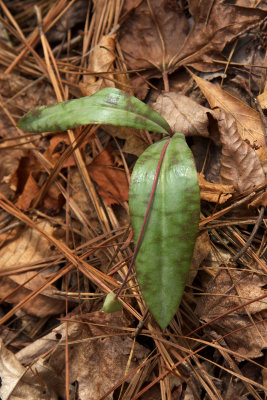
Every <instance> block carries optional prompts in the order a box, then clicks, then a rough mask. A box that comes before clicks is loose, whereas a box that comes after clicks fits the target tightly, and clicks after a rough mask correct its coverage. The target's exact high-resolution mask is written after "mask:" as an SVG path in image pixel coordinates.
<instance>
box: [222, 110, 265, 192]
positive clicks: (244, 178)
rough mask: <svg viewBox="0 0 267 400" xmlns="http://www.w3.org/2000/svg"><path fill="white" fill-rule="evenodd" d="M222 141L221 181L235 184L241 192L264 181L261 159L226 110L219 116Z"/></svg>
mask: <svg viewBox="0 0 267 400" xmlns="http://www.w3.org/2000/svg"><path fill="white" fill-rule="evenodd" d="M218 126H219V131H220V139H221V142H222V159H221V171H220V176H221V181H222V183H223V184H226V185H233V186H234V187H235V189H236V190H237V191H239V192H243V191H245V190H247V189H250V188H252V187H253V186H256V185H259V184H260V183H262V182H264V180H265V174H264V172H263V169H262V166H261V163H260V160H259V158H258V156H257V154H256V153H255V151H254V150H253V149H252V148H251V147H250V146H249V145H248V144H247V143H246V142H244V141H243V140H242V139H241V137H240V135H239V132H238V130H237V126H236V122H235V119H234V118H233V117H232V116H231V115H230V114H226V113H224V112H221V113H220V117H219V118H218Z"/></svg>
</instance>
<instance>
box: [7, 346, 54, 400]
mask: <svg viewBox="0 0 267 400" xmlns="http://www.w3.org/2000/svg"><path fill="white" fill-rule="evenodd" d="M0 371H1V385H0V396H1V399H2V400H8V399H9V400H17V399H27V400H36V399H39V400H47V399H48V398H49V400H57V396H56V395H55V393H54V392H53V391H51V390H50V389H48V386H47V385H46V382H44V381H42V382H41V381H40V378H39V377H38V376H37V375H34V373H33V372H32V370H31V369H29V370H28V371H27V369H26V368H25V367H23V366H22V365H21V363H20V362H19V361H18V360H17V359H16V357H15V355H14V354H13V353H12V352H11V351H9V350H8V349H7V348H6V347H5V346H4V344H3V342H2V340H1V339H0Z"/></svg>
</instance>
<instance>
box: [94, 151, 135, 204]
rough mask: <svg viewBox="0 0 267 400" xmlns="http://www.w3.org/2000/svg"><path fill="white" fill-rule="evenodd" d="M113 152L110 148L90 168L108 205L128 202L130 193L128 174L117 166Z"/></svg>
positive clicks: (97, 157) (100, 154) (96, 158)
mask: <svg viewBox="0 0 267 400" xmlns="http://www.w3.org/2000/svg"><path fill="white" fill-rule="evenodd" d="M112 152H113V150H112V148H111V147H108V148H107V149H105V150H103V151H102V152H101V153H99V154H98V156H96V157H95V158H94V160H93V161H92V163H91V164H90V165H89V166H88V171H89V174H90V176H91V177H92V179H93V180H94V181H95V182H96V183H97V185H98V192H99V194H100V196H102V197H103V199H104V200H105V201H106V203H107V204H108V205H111V204H120V203H122V202H124V201H127V200H128V192H129V187H128V181H127V177H126V174H125V172H124V171H123V170H122V169H120V168H117V167H116V166H115V163H114V156H113V157H112Z"/></svg>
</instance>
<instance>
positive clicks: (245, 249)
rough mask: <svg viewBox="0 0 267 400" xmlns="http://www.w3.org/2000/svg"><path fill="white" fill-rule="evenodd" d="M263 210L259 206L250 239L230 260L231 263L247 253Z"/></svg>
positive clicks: (261, 218) (260, 220) (263, 208)
mask: <svg viewBox="0 0 267 400" xmlns="http://www.w3.org/2000/svg"><path fill="white" fill-rule="evenodd" d="M264 210H265V207H263V206H261V208H260V213H259V217H258V219H257V222H256V224H255V225H254V228H253V230H252V232H251V235H250V237H249V238H248V240H247V242H246V244H245V246H244V247H242V249H241V250H240V251H239V252H238V253H237V254H236V255H235V256H234V257H232V259H231V261H232V262H235V261H237V260H238V259H239V258H240V257H241V256H242V255H243V254H244V253H245V252H246V251H247V249H248V248H249V247H250V245H251V243H252V241H253V239H254V237H255V235H256V233H257V232H258V229H259V227H260V224H261V223H262V220H263V216H264Z"/></svg>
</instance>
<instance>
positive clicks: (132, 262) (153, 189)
mask: <svg viewBox="0 0 267 400" xmlns="http://www.w3.org/2000/svg"><path fill="white" fill-rule="evenodd" d="M170 140H171V138H169V139H168V140H167V142H166V143H165V144H164V146H163V148H162V150H161V153H160V156H159V161H158V164H157V169H156V173H155V177H154V181H153V185H152V189H151V193H150V196H149V200H148V204H147V209H146V213H145V216H144V221H143V225H142V228H141V231H140V234H139V238H138V240H137V243H136V246H135V249H134V253H133V257H132V260H131V264H130V266H129V269H128V272H127V274H126V276H125V278H124V281H123V283H122V285H121V287H120V288H119V290H118V292H117V294H116V296H115V298H114V300H116V299H117V298H118V297H119V295H120V293H121V291H122V289H123V288H124V286H125V284H126V282H127V279H128V277H129V275H130V272H131V270H132V268H133V265H134V262H135V259H136V256H137V253H138V250H139V248H140V246H141V242H142V239H143V235H144V230H145V227H146V223H147V220H148V216H149V213H150V208H151V204H152V201H153V199H154V194H155V191H156V187H157V183H158V178H159V173H160V168H161V165H162V161H163V158H164V154H165V152H166V150H167V147H168V145H169V143H170Z"/></svg>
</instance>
